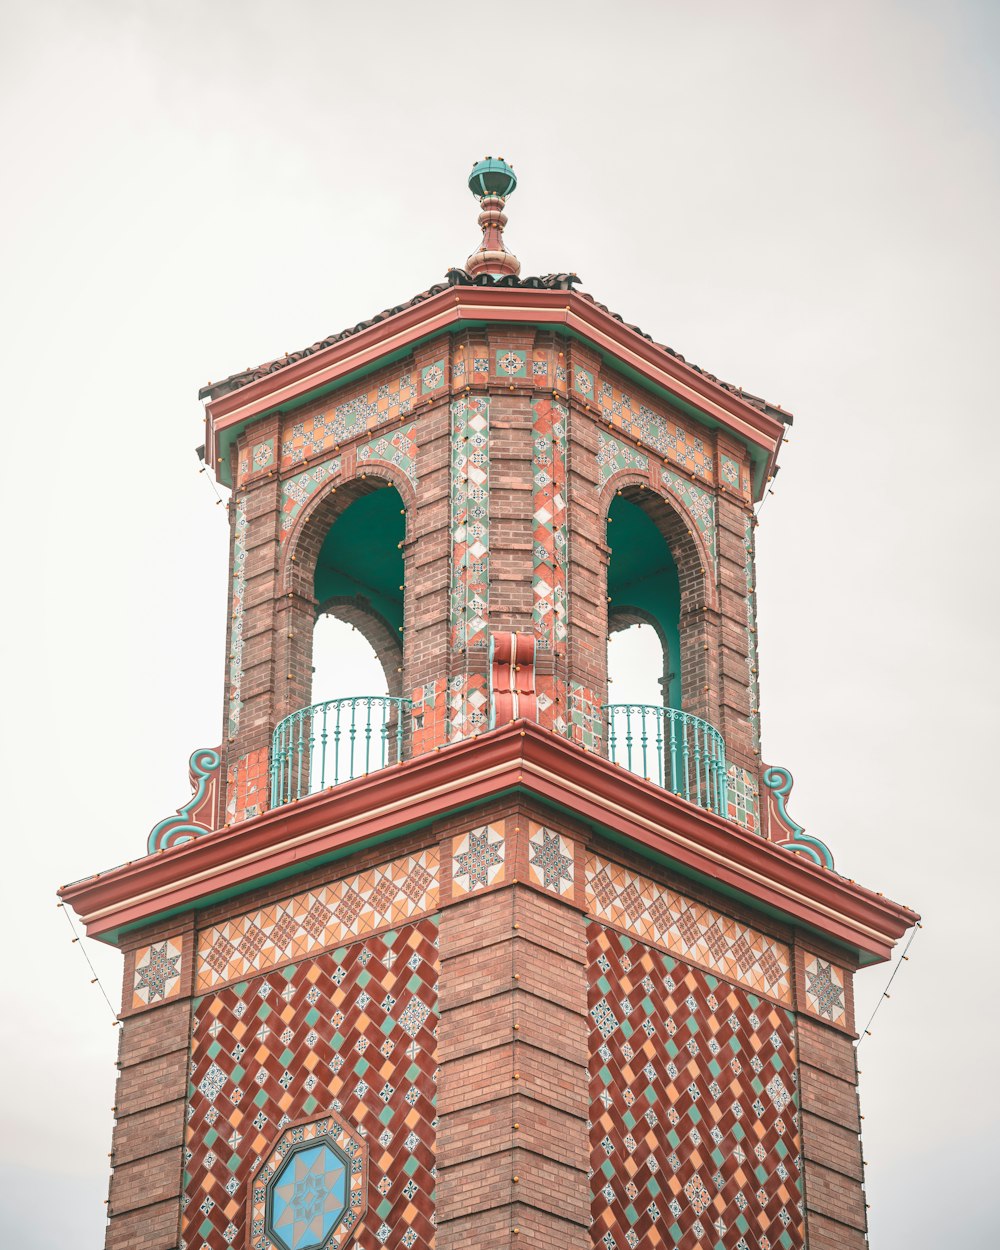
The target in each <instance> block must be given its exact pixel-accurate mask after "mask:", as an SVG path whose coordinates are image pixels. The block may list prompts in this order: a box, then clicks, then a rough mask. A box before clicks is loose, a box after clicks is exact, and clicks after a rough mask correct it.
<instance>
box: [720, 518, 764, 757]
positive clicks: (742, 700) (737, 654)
mask: <svg viewBox="0 0 1000 1250" xmlns="http://www.w3.org/2000/svg"><path fill="white" fill-rule="evenodd" d="M716 507H717V513H718V546H719V608H720V611H719V626H718V634H717V638H718V644H717V645H718V654H719V668H718V687H717V690H718V700H719V712H718V716H719V719H718V720H717V721H716V722H715V724H716V725H717V726H718V728H719V729H720V730H721V732H722V736H723V737H724V738H725V740H726V756H727V758H728V759H729V762H730V763H731V764H738V765H739V766H740V767H741V768H747V769H749V770H750V771H751V772H753V773H756V772H757V771H758V769H759V768H760V758H759V755H758V752H757V749H756V745H755V743H754V740H753V734H752V731H751V725H750V712H751V707H750V685H751V682H750V676H751V675H750V662H749V656H750V654H751V648H750V645H749V644H750V639H749V635H748V629H749V625H750V622H749V619H748V614H747V573H746V526H747V515H748V508H747V507H746V506H745V505H743V504H741V503H738V502H737V501H736V500H735V499H734V498H732V497H730V496H729V495H727V494H720V495H719V497H718V500H717V503H716ZM754 711H756V709H754Z"/></svg>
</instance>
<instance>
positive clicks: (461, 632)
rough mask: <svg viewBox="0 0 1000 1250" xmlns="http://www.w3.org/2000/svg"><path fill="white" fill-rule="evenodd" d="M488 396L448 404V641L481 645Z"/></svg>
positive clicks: (485, 608) (485, 602)
mask: <svg viewBox="0 0 1000 1250" xmlns="http://www.w3.org/2000/svg"><path fill="white" fill-rule="evenodd" d="M489 438H490V405H489V398H488V397H486V396H478V397H475V398H470V397H468V396H463V397H462V398H460V399H455V400H453V401H452V405H451V540H452V568H451V645H452V647H454V648H455V649H457V650H462V649H465V648H469V647H485V646H486V640H487V626H486V618H487V616H488V614H489V576H490V568H489V560H490V556H489V546H490V534H489V490H490V476H489V474H490V470H489Z"/></svg>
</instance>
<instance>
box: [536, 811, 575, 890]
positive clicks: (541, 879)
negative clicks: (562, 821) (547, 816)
mask: <svg viewBox="0 0 1000 1250" xmlns="http://www.w3.org/2000/svg"><path fill="white" fill-rule="evenodd" d="M575 858H576V849H575V847H574V845H573V843H572V842H571V841H570V840H569V838H564V837H563V835H562V834H561V833H557V832H556V831H555V830H554V829H547V828H546V827H545V826H544V825H538V824H536V823H535V822H534V821H532V822H531V824H530V825H529V827H528V880H529V881H530V882H531V884H532V885H535V886H538V888H539V889H541V890H547V891H548V892H549V893H550V894H558V895H559V896H560V897H561V898H565V897H569V898H572V897H573V877H574V862H573V861H574V859H575Z"/></svg>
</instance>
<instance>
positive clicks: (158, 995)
mask: <svg viewBox="0 0 1000 1250" xmlns="http://www.w3.org/2000/svg"><path fill="white" fill-rule="evenodd" d="M182 948H183V939H182V938H181V937H180V936H178V937H174V938H166V939H165V940H164V941H162V942H154V943H153V944H152V945H151V946H142V947H140V948H139V950H137V951H136V952H135V973H134V976H133V978H132V1009H133V1011H136V1010H138V1009H139V1008H141V1007H151V1006H152V1005H153V1004H154V1003H162V1002H166V1001H167V1000H168V999H171V998H177V997H178V996H179V995H180V992H181V950H182Z"/></svg>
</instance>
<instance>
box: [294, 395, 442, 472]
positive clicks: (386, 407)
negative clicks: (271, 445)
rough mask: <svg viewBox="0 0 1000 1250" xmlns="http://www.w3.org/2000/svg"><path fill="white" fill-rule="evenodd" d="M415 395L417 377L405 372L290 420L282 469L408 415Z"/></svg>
mask: <svg viewBox="0 0 1000 1250" xmlns="http://www.w3.org/2000/svg"><path fill="white" fill-rule="evenodd" d="M416 398H417V381H416V379H415V377H414V375H413V374H412V373H404V374H403V375H402V376H401V377H400V378H399V379H398V380H397V381H395V382H393V383H385V384H383V385H381V386H376V387H372V388H371V389H370V390H367V391H362V392H360V393H358V394H355V395H352V396H351V398H350V399H347V400H345V401H344V402H343V403H339V404H337V405H336V407H334V408H331V409H329V410H328V411H326V412H319V413H316V415H315V416H312V417H305V418H304V419H302V420H295V419H291V420H289V421H287V422H286V423H285V425H284V427H283V429H282V433H281V467H282V469H289V468H292V467H293V466H294V465H297V464H301V463H302V461H303V460H305V459H306V458H307V457H308V458H310V459H311V458H312V457H313V456H316V455H319V454H320V453H321V452H324V451H328V450H332V449H333V448H335V447H337V446H339V445H340V444H341V443H346V442H348V441H349V440H351V439H354V438H357V437H358V436H359V435H360V434H364V433H365V432H366V431H367V430H374V429H376V428H377V427H378V426H380V425H384V424H385V423H386V422H387V421H393V420H398V419H399V418H400V417H403V416H406V414H407V413H409V412H410V411H411V410H412V408H413V401H414V400H415V399H416Z"/></svg>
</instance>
